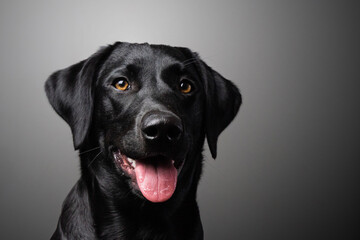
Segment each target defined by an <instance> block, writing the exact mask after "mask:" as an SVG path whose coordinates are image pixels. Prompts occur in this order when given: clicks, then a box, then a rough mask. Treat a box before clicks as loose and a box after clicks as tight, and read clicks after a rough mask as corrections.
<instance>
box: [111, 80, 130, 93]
mask: <svg viewBox="0 0 360 240" xmlns="http://www.w3.org/2000/svg"><path fill="white" fill-rule="evenodd" d="M113 86H114V87H115V88H116V89H117V90H120V91H126V90H128V89H129V88H130V84H129V82H128V80H127V79H126V78H124V77H121V78H117V79H116V80H115V81H114V83H113Z"/></svg>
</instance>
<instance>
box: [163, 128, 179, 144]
mask: <svg viewBox="0 0 360 240" xmlns="http://www.w3.org/2000/svg"><path fill="white" fill-rule="evenodd" d="M181 132H182V131H181V130H180V128H178V127H177V126H170V127H169V129H168V131H167V134H166V136H167V138H168V139H169V140H170V141H177V140H179V139H180V136H181Z"/></svg>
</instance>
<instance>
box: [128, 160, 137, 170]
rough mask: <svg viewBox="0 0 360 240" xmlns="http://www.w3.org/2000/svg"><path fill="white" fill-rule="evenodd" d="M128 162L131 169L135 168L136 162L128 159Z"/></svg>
mask: <svg viewBox="0 0 360 240" xmlns="http://www.w3.org/2000/svg"><path fill="white" fill-rule="evenodd" d="M128 161H129V163H130V165H131V166H132V167H133V168H135V167H136V161H135V160H134V159H132V158H128Z"/></svg>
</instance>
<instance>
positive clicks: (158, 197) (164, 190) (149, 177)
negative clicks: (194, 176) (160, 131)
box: [113, 149, 183, 202]
mask: <svg viewBox="0 0 360 240" xmlns="http://www.w3.org/2000/svg"><path fill="white" fill-rule="evenodd" d="M113 156H114V159H115V162H116V164H117V166H118V167H120V168H121V169H122V170H123V171H124V172H125V173H126V174H127V175H129V176H130V177H131V179H132V180H133V182H134V183H135V184H136V185H137V187H138V188H139V190H140V191H141V193H142V195H143V196H144V197H145V198H146V199H147V200H149V201H151V202H164V201H166V200H168V199H169V198H171V196H172V195H173V194H174V192H175V189H176V183H177V177H178V174H179V173H180V171H181V169H182V166H183V161H182V162H181V163H179V162H175V161H174V160H172V159H170V158H167V157H165V156H162V155H157V156H152V157H149V158H144V159H139V160H135V159H132V158H130V157H128V156H125V155H124V154H122V153H121V152H120V150H118V149H117V150H115V151H113Z"/></svg>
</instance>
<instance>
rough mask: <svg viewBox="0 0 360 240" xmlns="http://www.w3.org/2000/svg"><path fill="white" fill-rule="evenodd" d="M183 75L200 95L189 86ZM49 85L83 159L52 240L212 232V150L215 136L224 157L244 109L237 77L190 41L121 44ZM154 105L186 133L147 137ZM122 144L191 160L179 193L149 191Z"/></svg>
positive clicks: (134, 151) (138, 152)
mask: <svg viewBox="0 0 360 240" xmlns="http://www.w3.org/2000/svg"><path fill="white" fill-rule="evenodd" d="M119 77H126V78H127V79H128V81H129V82H130V85H131V87H130V88H129V89H128V90H126V91H119V90H117V89H115V88H114V87H113V83H114V80H116V79H119ZM183 78H186V79H189V81H190V82H191V84H192V87H193V88H192V89H193V91H192V92H191V93H188V94H184V93H182V92H181V91H180V89H179V84H180V80H181V79H183ZM45 90H46V94H47V96H48V98H49V101H50V103H51V105H52V106H53V108H54V109H55V111H56V112H57V113H58V114H59V115H60V116H61V117H62V118H63V119H64V120H65V121H66V122H67V123H68V124H69V125H70V127H71V131H72V134H73V141H74V147H75V149H77V150H79V156H80V159H81V177H80V179H79V181H78V182H77V184H76V185H75V186H74V188H73V189H72V190H71V192H70V193H69V195H68V196H67V198H66V200H65V202H64V204H63V209H62V213H61V216H60V219H59V222H58V226H57V229H56V231H55V233H54V234H53V236H52V239H152V240H154V239H203V230H202V225H201V220H200V215H199V210H198V206H197V203H196V191H197V185H198V182H199V179H200V175H201V171H202V160H203V158H202V148H203V145H204V141H205V136H206V137H207V141H208V143H209V147H210V151H211V154H212V156H213V157H214V158H215V157H216V143H217V139H218V136H219V134H220V133H221V132H222V131H223V130H224V129H225V128H226V127H227V126H228V124H229V123H230V122H231V121H232V120H233V118H234V117H235V115H236V114H237V112H238V109H239V107H240V104H241V95H240V93H239V91H238V89H237V88H236V87H235V86H234V85H233V84H232V83H231V82H230V81H228V80H226V79H225V78H223V77H222V76H221V75H220V74H218V73H217V72H215V71H214V70H212V69H211V68H210V67H209V66H207V65H206V64H205V63H204V62H203V61H202V60H200V59H199V57H198V55H197V54H195V53H193V52H191V51H190V50H188V49H186V48H178V47H169V46H164V45H149V44H129V43H115V44H113V45H110V46H108V47H104V48H102V49H100V50H99V51H98V52H96V53H95V54H94V55H92V56H90V57H89V58H88V59H86V60H84V61H82V62H79V63H77V64H75V65H73V66H70V67H69V68H66V69H64V70H60V71H57V72H55V73H54V74H52V75H51V76H50V77H49V79H48V80H47V81H46V84H45ZM153 112H156V113H160V114H163V113H166V114H167V115H171V116H173V118H176V119H179V121H180V122H181V124H182V127H180V130H181V138H179V140H177V141H176V142H174V143H171V144H169V145H166V144H162V143H161V144H160V143H157V144H152V145H151V144H149V143H148V142H146V141H145V140H144V136H143V135H142V132H141V131H142V129H141V128H142V127H141V126H142V125H141V124H143V123H142V121H143V118H144V116H145V115H146V114H151V113H153ZM173 118H172V119H173ZM180 130H179V131H180ZM117 149H118V150H119V151H121V153H122V154H125V155H126V156H129V157H131V158H133V159H144V158H148V159H151V157H153V156H157V155H161V156H164V157H167V158H169V159H173V160H175V166H176V167H177V168H179V166H180V165H181V164H183V167H182V170H181V172H180V174H179V175H178V179H177V186H176V190H175V192H174V194H173V195H172V197H171V198H170V199H169V200H167V201H165V202H161V203H153V202H150V201H148V200H147V199H145V198H144V197H143V196H142V194H141V192H139V190H138V189H136V187H134V186H133V184H134V183H133V181H132V180H131V179H130V178H129V176H128V175H127V174H126V172H124V171H123V170H122V168H120V167H119V166H118V165H117V164H116V162H115V160H114V155H113V152H114V151H115V150H117Z"/></svg>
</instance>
